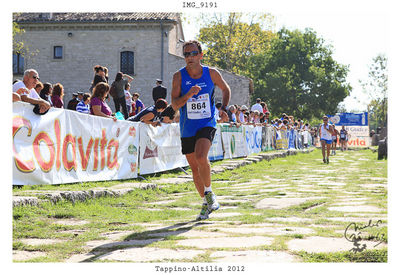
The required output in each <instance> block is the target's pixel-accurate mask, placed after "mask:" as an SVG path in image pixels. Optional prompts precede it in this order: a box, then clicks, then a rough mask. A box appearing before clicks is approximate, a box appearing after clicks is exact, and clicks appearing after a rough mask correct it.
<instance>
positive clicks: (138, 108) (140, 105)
mask: <svg viewBox="0 0 400 275" xmlns="http://www.w3.org/2000/svg"><path fill="white" fill-rule="evenodd" d="M139 97H140V95H139V94H138V93H134V94H133V95H132V99H133V101H134V102H135V108H136V110H135V115H137V114H139V113H140V112H141V111H142V110H143V109H144V108H145V106H144V104H143V102H142V101H141V100H140V99H139ZM132 106H133V104H132Z"/></svg>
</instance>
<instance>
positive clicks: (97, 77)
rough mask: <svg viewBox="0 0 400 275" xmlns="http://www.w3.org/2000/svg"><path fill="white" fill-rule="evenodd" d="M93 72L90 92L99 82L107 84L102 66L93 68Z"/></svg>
mask: <svg viewBox="0 0 400 275" xmlns="http://www.w3.org/2000/svg"><path fill="white" fill-rule="evenodd" d="M93 71H94V78H93V81H92V86H91V87H90V91H92V90H93V88H94V87H96V85H97V83H99V82H105V83H108V81H107V79H106V77H105V72H104V68H103V66H100V65H96V66H94V67H93Z"/></svg>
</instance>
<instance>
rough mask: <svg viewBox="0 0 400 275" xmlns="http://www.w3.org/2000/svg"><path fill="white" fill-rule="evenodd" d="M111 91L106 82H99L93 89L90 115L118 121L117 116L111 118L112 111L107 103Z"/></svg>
mask: <svg viewBox="0 0 400 275" xmlns="http://www.w3.org/2000/svg"><path fill="white" fill-rule="evenodd" d="M109 90H110V86H108V84H107V83H105V82H99V83H97V85H96V86H95V87H94V88H93V95H92V96H91V98H90V114H92V115H95V116H101V117H108V118H112V119H113V120H114V121H117V118H116V117H115V116H111V114H112V112H111V109H110V107H109V106H108V105H107V103H106V101H105V100H106V97H107V95H108V91H109Z"/></svg>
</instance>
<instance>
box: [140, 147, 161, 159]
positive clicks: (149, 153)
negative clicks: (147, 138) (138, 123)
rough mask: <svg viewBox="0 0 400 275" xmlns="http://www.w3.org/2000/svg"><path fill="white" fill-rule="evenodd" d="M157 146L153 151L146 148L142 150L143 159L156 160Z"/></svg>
mask: <svg viewBox="0 0 400 275" xmlns="http://www.w3.org/2000/svg"><path fill="white" fill-rule="evenodd" d="M157 149H158V146H156V147H155V148H154V150H151V149H150V148H149V147H147V146H146V149H145V150H144V155H143V159H149V158H156V157H158V150H157Z"/></svg>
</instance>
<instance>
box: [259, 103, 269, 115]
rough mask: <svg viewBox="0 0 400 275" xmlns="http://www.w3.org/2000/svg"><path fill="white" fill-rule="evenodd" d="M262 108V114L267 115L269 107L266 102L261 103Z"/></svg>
mask: <svg viewBox="0 0 400 275" xmlns="http://www.w3.org/2000/svg"><path fill="white" fill-rule="evenodd" d="M260 105H261V107H262V108H263V111H262V113H263V114H265V113H266V112H268V106H267V103H265V102H264V101H263V102H261V103H260Z"/></svg>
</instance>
